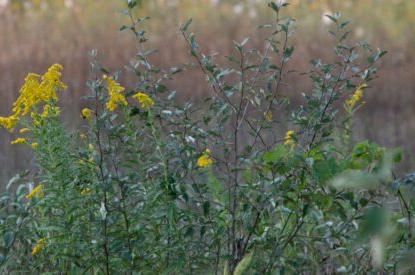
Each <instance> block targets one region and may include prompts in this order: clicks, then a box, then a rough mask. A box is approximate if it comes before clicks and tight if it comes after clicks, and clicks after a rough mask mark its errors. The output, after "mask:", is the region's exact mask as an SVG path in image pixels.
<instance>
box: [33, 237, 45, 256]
mask: <svg viewBox="0 0 415 275" xmlns="http://www.w3.org/2000/svg"><path fill="white" fill-rule="evenodd" d="M45 246H46V238H41V239H39V240H38V241H37V243H36V245H35V246H34V247H33V249H32V255H33V256H35V255H36V254H38V253H39V252H40V251H42V249H43V248H44V247H45Z"/></svg>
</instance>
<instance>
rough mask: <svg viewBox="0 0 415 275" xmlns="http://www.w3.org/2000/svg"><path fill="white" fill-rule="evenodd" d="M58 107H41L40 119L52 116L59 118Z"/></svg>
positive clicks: (47, 105)
mask: <svg viewBox="0 0 415 275" xmlns="http://www.w3.org/2000/svg"><path fill="white" fill-rule="evenodd" d="M60 112H61V111H60V109H59V107H56V106H51V105H50V104H46V105H45V106H44V107H43V113H42V114H41V115H40V117H41V118H47V117H52V116H59V114H60Z"/></svg>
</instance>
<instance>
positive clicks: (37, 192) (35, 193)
mask: <svg viewBox="0 0 415 275" xmlns="http://www.w3.org/2000/svg"><path fill="white" fill-rule="evenodd" d="M41 196H43V185H42V184H39V185H38V186H36V187H35V188H33V190H32V191H31V192H30V193H29V194H27V195H26V199H29V200H30V199H33V198H34V197H41Z"/></svg>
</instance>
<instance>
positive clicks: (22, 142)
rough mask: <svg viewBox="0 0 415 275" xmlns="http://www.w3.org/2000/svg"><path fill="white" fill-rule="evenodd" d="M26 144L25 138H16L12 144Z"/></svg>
mask: <svg viewBox="0 0 415 275" xmlns="http://www.w3.org/2000/svg"><path fill="white" fill-rule="evenodd" d="M26 142H27V140H26V139H25V138H16V139H15V140H13V141H12V142H11V144H24V143H26Z"/></svg>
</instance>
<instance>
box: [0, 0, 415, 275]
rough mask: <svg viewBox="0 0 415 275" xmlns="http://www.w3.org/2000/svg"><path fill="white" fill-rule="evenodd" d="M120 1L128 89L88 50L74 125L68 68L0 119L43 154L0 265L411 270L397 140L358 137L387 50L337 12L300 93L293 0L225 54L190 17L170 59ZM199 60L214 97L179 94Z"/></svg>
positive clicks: (16, 198)
mask: <svg viewBox="0 0 415 275" xmlns="http://www.w3.org/2000/svg"><path fill="white" fill-rule="evenodd" d="M126 5H127V8H126V10H125V13H126V15H127V16H128V18H129V19H130V20H131V22H130V24H127V25H125V26H123V27H122V28H121V29H122V30H130V31H131V32H132V33H133V35H134V36H135V37H136V41H137V46H138V48H139V51H138V53H137V55H136V57H135V58H134V59H133V60H131V62H130V64H129V65H128V66H127V69H128V72H129V73H130V74H133V75H134V76H135V80H136V81H135V85H134V86H132V87H129V88H125V87H123V86H122V85H121V84H120V83H121V81H120V79H119V73H111V72H109V71H108V69H106V68H105V67H103V66H102V65H101V64H100V63H99V62H98V57H97V53H96V52H93V53H92V59H93V60H92V63H91V65H92V66H91V67H92V70H91V75H92V76H91V79H90V80H89V81H88V83H87V86H88V88H89V94H88V95H87V96H85V100H86V101H85V102H87V103H88V104H89V107H87V108H85V109H83V110H82V113H81V115H82V117H83V118H84V121H85V123H84V125H83V126H82V127H81V128H80V129H79V130H78V131H75V132H69V131H68V130H67V129H66V128H65V127H64V125H63V123H62V122H61V120H60V117H59V114H60V109H59V106H58V94H59V93H60V92H62V91H63V90H64V89H65V88H66V85H65V84H64V83H62V81H61V73H62V69H63V68H62V67H61V66H60V65H53V66H51V67H50V68H49V70H48V71H47V72H46V73H45V74H44V75H35V74H30V75H29V76H28V77H27V79H26V81H25V84H24V85H23V87H22V89H21V91H20V97H19V98H18V99H17V101H16V103H15V104H14V106H13V110H12V111H13V113H12V115H10V116H9V117H1V118H0V124H1V125H3V126H4V127H5V128H7V129H9V130H13V129H15V130H16V131H17V129H20V130H19V132H20V133H21V135H22V136H21V137H19V138H17V139H16V140H15V141H14V142H13V143H17V144H27V145H30V146H31V147H32V149H33V151H34V153H35V155H36V159H37V163H36V164H37V169H36V172H32V173H29V172H26V173H24V174H21V175H19V176H16V177H15V178H13V179H12V180H11V181H10V183H9V184H8V186H7V190H6V193H5V194H4V195H3V197H2V199H1V218H0V220H1V223H0V232H1V234H2V236H3V241H2V242H1V247H2V250H1V251H2V255H1V259H0V260H1V269H2V272H8V273H16V272H22V273H26V272H27V273H33V272H36V273H71V274H78V273H79V274H83V273H88V274H89V273H90V274H101V273H103V274H133V273H134V274H141V273H143V274H152V273H155V274H159V273H166V274H183V273H186V274H187V273H189V274H193V273H196V274H200V273H202V274H204V273H207V274H211V273H212V274H213V273H215V274H274V273H278V274H279V273H285V272H287V273H293V272H299V273H307V274H308V273H337V272H339V273H340V272H344V273H366V272H376V271H381V272H388V273H391V272H396V271H397V270H398V269H399V270H401V271H402V270H409V269H408V268H410V266H408V265H406V263H407V262H408V259H409V258H410V257H411V254H410V253H411V252H410V250H409V249H410V247H411V245H412V244H413V236H412V231H413V228H412V221H411V217H412V211H413V210H412V209H413V205H414V204H413V196H412V194H411V193H410V192H403V190H410V186H411V183H412V182H411V178H410V177H409V178H407V179H406V180H404V181H394V179H393V174H392V169H393V165H394V163H396V162H398V161H399V160H400V158H401V153H400V152H399V151H398V150H388V149H385V148H382V147H380V146H377V145H376V144H374V143H372V142H369V141H363V142H358V143H356V142H355V141H354V139H353V123H352V122H353V121H352V119H353V114H354V112H356V111H357V110H358V109H359V108H360V107H361V106H362V105H363V103H364V102H363V101H362V100H363V96H364V92H365V89H367V88H369V85H370V82H371V81H372V80H373V79H374V78H375V77H376V71H377V69H376V62H377V61H378V59H379V58H381V57H382V56H383V55H384V54H385V52H384V51H379V50H378V51H373V50H372V49H371V48H370V46H369V45H367V44H366V43H352V42H349V41H348V39H347V34H348V31H347V25H348V22H347V21H343V20H342V18H341V16H340V14H334V15H328V18H329V19H331V21H332V22H333V24H332V27H333V28H332V30H330V33H331V34H332V35H333V41H334V44H335V46H334V57H333V61H332V62H327V61H323V60H320V59H315V60H313V61H312V62H311V68H310V70H309V71H308V72H304V73H303V74H304V77H307V78H308V79H310V80H311V83H312V84H313V85H312V88H311V89H310V91H308V92H305V93H303V98H304V100H303V101H302V103H301V104H300V105H297V104H292V103H291V102H290V100H289V99H288V96H287V93H291V92H294V91H291V90H290V86H289V83H287V82H286V81H285V79H286V78H287V76H288V75H289V74H292V73H299V72H297V71H295V70H294V69H293V68H291V67H290V64H289V63H290V60H291V58H292V55H293V53H294V49H295V48H294V46H293V45H291V44H290V37H291V35H292V34H293V25H294V22H295V21H294V20H293V19H291V18H286V17H284V16H283V14H282V12H283V10H284V8H285V7H286V6H287V5H288V4H287V3H282V2H280V1H277V2H269V7H270V9H272V10H273V12H274V15H275V18H274V20H272V21H271V22H270V23H269V24H266V25H263V26H261V29H262V30H264V31H265V32H267V33H268V34H269V35H268V37H267V38H266V40H265V41H264V44H265V48H264V50H263V51H261V50H258V49H254V48H251V46H250V41H249V39H245V40H243V41H242V42H235V43H234V44H235V50H234V54H233V55H231V56H228V57H227V61H228V62H227V65H226V66H225V67H223V66H224V65H219V64H218V63H217V57H216V56H215V55H214V56H211V55H207V54H205V53H204V52H203V51H202V47H200V46H199V45H198V43H197V39H196V36H195V34H193V33H191V32H190V28H191V21H188V22H186V23H185V24H183V26H182V27H181V29H180V31H181V34H182V35H183V38H184V41H186V42H187V44H188V46H189V50H190V55H191V57H192V58H193V60H194V62H193V63H192V64H187V65H183V66H179V67H174V68H158V67H157V66H156V65H154V64H152V62H151V59H152V55H154V54H155V53H156V52H155V51H151V50H148V49H146V48H145V42H146V41H147V39H148V38H147V36H146V32H145V31H144V30H143V28H142V25H143V24H145V21H146V20H147V18H136V17H135V13H134V9H135V8H136V2H135V1H132V0H130V1H127V4H126ZM194 68H196V69H199V70H200V71H201V73H203V74H204V75H205V76H206V78H207V81H208V83H209V84H210V86H211V96H210V97H208V98H206V100H205V101H204V103H203V104H198V105H195V104H192V103H191V102H187V103H185V104H180V103H178V102H176V101H175V100H174V99H175V94H176V91H172V90H170V89H169V87H168V86H167V84H166V83H167V82H168V81H169V80H170V79H171V78H173V77H174V76H175V74H178V73H184V74H185V73H186V71H187V70H190V69H194ZM67 92H70V91H67ZM283 129H285V130H284V131H283ZM282 131H283V132H282ZM392 182H394V184H392ZM405 188H406V189H405ZM395 202H396V204H394V203H395ZM399 202H401V204H402V207H401V208H402V212H400V211H397V209H400V206H399Z"/></svg>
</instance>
